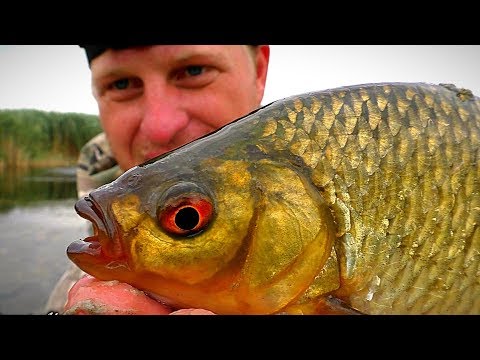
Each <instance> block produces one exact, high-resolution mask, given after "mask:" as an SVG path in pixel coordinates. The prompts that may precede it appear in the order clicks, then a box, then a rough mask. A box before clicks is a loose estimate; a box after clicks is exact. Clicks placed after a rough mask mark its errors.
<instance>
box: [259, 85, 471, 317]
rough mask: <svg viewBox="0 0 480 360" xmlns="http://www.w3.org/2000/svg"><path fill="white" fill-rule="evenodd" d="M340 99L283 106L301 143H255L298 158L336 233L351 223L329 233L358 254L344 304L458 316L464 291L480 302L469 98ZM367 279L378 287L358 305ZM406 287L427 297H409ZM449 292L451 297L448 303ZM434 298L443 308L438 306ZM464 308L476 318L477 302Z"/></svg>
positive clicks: (440, 91) (393, 95) (407, 93)
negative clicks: (331, 215) (270, 145)
mask: <svg viewBox="0 0 480 360" xmlns="http://www.w3.org/2000/svg"><path fill="white" fill-rule="evenodd" d="M392 88H393V90H392ZM349 93H350V94H352V95H349ZM358 94H360V96H358ZM433 94H435V96H433ZM340 95H341V96H332V100H331V101H329V99H330V98H329V96H330V94H329V93H328V92H326V93H324V94H319V95H318V96H317V97H316V98H314V96H315V95H311V97H308V96H307V97H305V98H303V99H302V102H303V105H300V104H299V102H300V100H299V99H295V100H294V101H293V103H292V104H291V105H290V104H289V102H288V101H286V102H285V107H286V109H287V110H286V111H287V113H288V114H289V118H290V120H292V114H293V113H294V111H296V112H297V115H296V118H295V119H296V120H295V121H290V123H292V124H295V125H296V131H297V132H299V133H300V135H298V136H295V135H293V136H292V135H290V137H289V138H288V139H287V138H285V137H282V134H281V133H279V132H276V133H272V134H269V135H267V136H265V137H264V138H262V139H261V142H262V144H263V143H265V142H267V143H268V142H272V143H273V144H274V147H275V148H276V149H277V150H278V149H283V148H285V150H289V151H291V152H292V153H294V154H295V155H298V156H300V157H303V159H304V162H305V164H306V165H310V167H311V170H312V179H313V181H314V182H315V184H316V185H317V186H318V187H319V188H321V189H324V190H323V193H324V198H325V200H326V201H327V203H328V204H329V206H330V207H331V208H332V209H334V214H335V218H336V220H337V225H338V226H339V227H340V228H341V227H344V226H345V223H346V221H344V220H342V219H343V218H347V219H349V223H351V224H354V225H353V226H352V228H351V229H344V230H343V231H342V230H338V231H337V234H342V237H340V238H339V244H345V242H346V241H345V237H346V236H347V235H346V234H351V235H352V238H353V239H354V240H353V242H354V245H348V246H354V247H356V249H357V259H356V261H355V264H356V265H355V269H354V270H351V271H350V273H351V277H350V278H345V279H344V286H347V287H352V288H353V289H354V290H352V292H353V295H350V296H348V297H345V299H348V301H349V302H350V303H351V304H352V305H353V306H354V307H355V308H356V309H358V310H360V311H362V312H367V313H380V314H381V313H390V312H392V311H393V312H398V313H408V312H411V311H413V312H419V313H430V312H432V313H437V312H440V313H448V312H452V311H453V312H455V311H457V310H458V309H456V310H454V309H455V306H456V300H458V299H457V298H458V297H459V296H462V292H463V291H466V290H467V289H468V291H470V292H474V293H475V294H477V295H480V287H479V278H478V271H479V259H480V256H479V254H478V249H479V241H480V240H479V232H478V231H477V225H478V222H479V216H480V211H479V207H478V204H479V201H480V200H479V199H480V194H479V190H480V186H479V182H478V179H479V177H478V175H479V170H478V169H479V167H478V162H477V155H478V151H479V143H478V134H479V127H480V112H479V101H478V99H476V101H464V102H461V101H459V100H458V99H457V94H456V93H455V92H454V91H452V90H449V89H446V88H442V87H441V86H434V85H423V84H422V85H415V86H412V85H403V86H402V85H396V86H393V87H392V86H391V85H388V84H387V85H378V86H373V87H371V86H370V87H363V88H362V87H361V88H357V89H356V90H350V91H347V92H346V94H345V93H344V92H342V93H340ZM324 98H325V99H324ZM452 103H454V104H458V105H457V106H458V108H457V109H456V108H454V107H453V106H452V105H451V104H452ZM312 104H314V105H315V106H318V104H320V108H319V109H318V111H316V112H315V120H314V123H315V124H314V125H313V126H312V125H309V126H308V127H312V128H313V131H311V132H310V133H308V132H306V131H305V127H304V126H303V121H302V120H303V119H305V118H308V119H310V120H309V121H310V123H311V122H312V120H311V116H312V115H311V114H312V113H314V112H313V111H311V107H312ZM300 109H301V110H300ZM352 109H357V112H356V114H357V115H355V111H354V110H352ZM359 109H362V110H361V112H360V113H359V111H360V110H359ZM299 110H300V111H299ZM302 114H303V116H302ZM332 114H333V116H334V118H333V117H332ZM447 119H451V121H449V120H447ZM327 131H328V132H327ZM360 134H362V136H360V137H359V135H360ZM307 136H308V138H307ZM279 138H281V139H283V140H286V141H287V144H284V143H283V142H282V141H281V140H279ZM290 139H291V140H290ZM312 143H313V145H312ZM302 144H303V145H302ZM307 144H308V146H309V147H311V148H318V149H319V151H320V154H321V155H320V156H317V160H316V161H315V162H312V161H311V156H310V154H308V152H306V151H303V152H302V151H299V149H306V148H307ZM262 148H266V146H264V147H262ZM347 154H348V155H350V156H347ZM353 154H359V155H356V156H353V157H352V155H353ZM316 163H321V164H320V165H317V164H316ZM452 170H454V171H452ZM467 189H468V192H467ZM330 194H335V195H333V196H332V195H330ZM347 194H348V196H346V195H347ZM338 204H342V205H341V206H339V205H338ZM474 231H475V233H474ZM340 246H341V245H340ZM344 246H345V245H344ZM473 249H476V251H474V250H473ZM467 253H468V254H469V257H468V262H466V261H465V260H466V259H467V258H466V256H465V255H466V254H467ZM340 262H341V263H342V262H343V263H345V259H343V260H342V259H341V261H340ZM432 262H433V264H434V265H429V266H427V264H431V263H432ZM398 264H402V266H400V267H399V266H398ZM445 274H448V276H445ZM372 278H378V279H379V282H380V285H378V286H377V287H376V289H375V291H373V293H371V294H370V295H369V296H367V294H368V293H369V292H372V291H371V289H372V285H371V284H370V283H369V282H366V281H363V280H362V279H372ZM388 284H391V285H388ZM401 284H403V286H400V285H401ZM410 285H412V286H413V289H417V288H418V287H424V288H425V289H428V290H429V291H414V290H411V291H409V289H412V288H411V287H410ZM453 286H458V290H456V291H450V293H451V294H452V295H451V297H452V298H451V299H449V296H450V295H448V294H447V292H448V291H449V289H451V288H452V287H453ZM472 288H473V289H476V290H472ZM436 292H437V293H440V295H441V296H442V297H444V298H447V299H449V301H447V302H446V303H445V304H443V303H442V301H440V300H438V299H439V298H438V296H436V295H435V293H436ZM339 293H340V294H342V293H343V291H340V292H339ZM367 299H368V300H367ZM470 299H471V300H470V301H468V302H467V305H465V308H462V309H461V310H460V311H461V312H464V311H465V312H473V313H478V312H479V311H480V308H479V306H478V305H479V304H478V301H475V300H474V297H470Z"/></svg>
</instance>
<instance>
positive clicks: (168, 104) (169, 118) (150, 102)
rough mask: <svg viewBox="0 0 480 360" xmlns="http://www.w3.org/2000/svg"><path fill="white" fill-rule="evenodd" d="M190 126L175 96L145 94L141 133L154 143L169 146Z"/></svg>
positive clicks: (160, 93) (159, 93) (161, 93)
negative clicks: (176, 135) (177, 135)
mask: <svg viewBox="0 0 480 360" xmlns="http://www.w3.org/2000/svg"><path fill="white" fill-rule="evenodd" d="M187 125H188V116H187V114H186V112H185V111H184V110H182V104H181V101H180V100H179V99H177V97H176V96H175V95H174V94H168V93H167V92H166V91H162V92H154V93H153V92H152V93H149V94H145V97H144V112H143V118H142V123H141V125H140V131H141V132H142V133H143V134H144V136H145V137H146V138H147V139H148V140H150V141H151V142H153V143H158V144H161V145H166V144H168V143H169V142H170V141H171V140H172V138H173V137H174V136H175V134H177V133H178V132H179V131H182V130H183V129H185V128H186V127H187Z"/></svg>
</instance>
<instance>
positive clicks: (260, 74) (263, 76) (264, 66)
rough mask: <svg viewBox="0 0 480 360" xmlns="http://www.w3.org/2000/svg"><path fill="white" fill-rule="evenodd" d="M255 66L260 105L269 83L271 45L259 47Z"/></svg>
mask: <svg viewBox="0 0 480 360" xmlns="http://www.w3.org/2000/svg"><path fill="white" fill-rule="evenodd" d="M257 47H258V48H257V54H256V57H255V66H256V71H257V80H256V82H257V101H258V103H259V104H260V103H261V101H262V99H263V94H264V92H265V84H266V82H267V72H268V64H269V61H270V45H257Z"/></svg>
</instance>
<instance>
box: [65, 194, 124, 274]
mask: <svg viewBox="0 0 480 360" xmlns="http://www.w3.org/2000/svg"><path fill="white" fill-rule="evenodd" d="M75 211H76V212H77V214H78V215H79V216H81V217H82V218H84V219H86V220H89V221H90V222H91V223H92V225H93V232H94V234H93V235H92V236H89V237H86V238H85V239H83V240H77V241H74V242H72V243H71V244H70V245H69V246H68V247H67V255H68V257H69V258H70V259H71V260H72V261H73V262H75V263H76V264H77V265H79V266H80V268H82V269H83V266H82V263H85V264H88V263H90V262H92V260H93V259H95V260H93V263H95V264H96V265H102V264H103V265H104V266H106V267H109V268H115V267H119V268H125V267H126V268H128V266H127V264H126V262H125V261H124V257H125V256H124V252H123V250H122V248H121V245H120V242H119V241H118V239H116V236H115V235H116V233H117V232H116V231H115V228H116V227H115V224H113V223H110V222H108V221H109V220H108V219H109V217H108V216H106V214H105V212H104V210H103V209H102V207H101V206H100V205H99V204H98V202H96V201H95V199H94V198H93V197H92V196H86V197H84V198H82V199H80V200H78V201H77V202H76V204H75ZM85 257H88V258H89V259H88V260H85V261H82V259H83V258H85ZM83 270H86V269H83ZM87 272H88V271H87Z"/></svg>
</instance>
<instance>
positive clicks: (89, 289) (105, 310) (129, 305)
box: [63, 275, 214, 315]
mask: <svg viewBox="0 0 480 360" xmlns="http://www.w3.org/2000/svg"><path fill="white" fill-rule="evenodd" d="M63 314H64V315H168V314H170V315H214V313H212V312H211V311H208V310H204V309H180V310H176V311H173V309H171V308H169V307H168V306H166V305H163V304H161V303H159V302H158V301H156V300H154V299H152V298H151V297H149V296H148V295H146V294H145V293H144V292H143V291H140V290H138V289H136V288H134V287H133V286H131V285H129V284H126V283H122V282H119V281H116V280H113V281H102V280H98V279H96V278H94V277H93V276H90V275H87V276H85V277H83V278H82V279H80V280H79V281H77V283H75V285H74V286H73V287H72V288H71V289H70V291H69V293H68V300H67V304H66V305H65V312H64V313H63Z"/></svg>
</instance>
